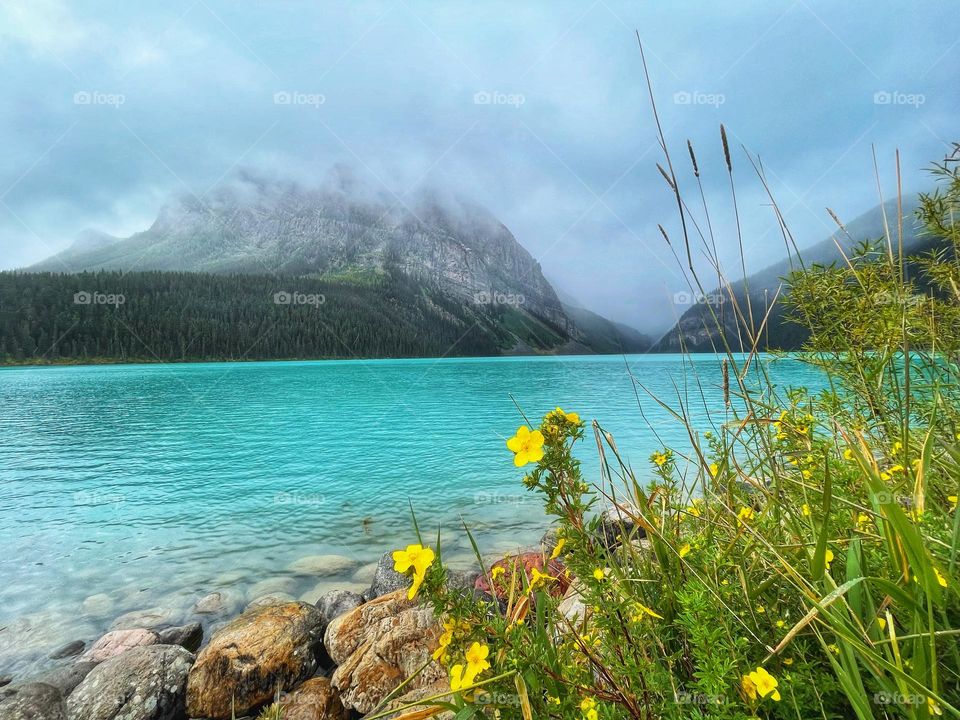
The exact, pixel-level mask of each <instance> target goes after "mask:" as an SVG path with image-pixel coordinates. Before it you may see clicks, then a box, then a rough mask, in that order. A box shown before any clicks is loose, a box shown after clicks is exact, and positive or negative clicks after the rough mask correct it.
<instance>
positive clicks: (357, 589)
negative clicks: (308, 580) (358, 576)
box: [300, 580, 369, 605]
mask: <svg viewBox="0 0 960 720" xmlns="http://www.w3.org/2000/svg"><path fill="white" fill-rule="evenodd" d="M367 588H369V585H361V584H360V583H354V582H337V581H336V580H322V581H321V582H319V583H317V584H316V585H315V586H314V587H313V589H312V590H308V591H307V592H305V593H304V594H303V595H301V596H300V601H301V602H305V603H310V604H311V605H316V604H317V602H318V601H319V600H320V598H322V597H323V596H324V595H326V594H327V593H330V592H333V591H334V590H344V591H346V592H352V593H354V594H356V595H363V594H364V593H365V592H366V591H367Z"/></svg>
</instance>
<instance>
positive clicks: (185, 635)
mask: <svg viewBox="0 0 960 720" xmlns="http://www.w3.org/2000/svg"><path fill="white" fill-rule="evenodd" d="M157 635H159V637H160V644H161V645H179V646H180V647H182V648H186V649H187V650H189V651H190V652H195V651H196V650H197V648H199V647H200V643H202V642H203V626H202V625H200V623H198V622H192V623H189V624H187V625H181V626H179V627H171V628H167V629H165V630H161V631H160V632H158V633H157Z"/></svg>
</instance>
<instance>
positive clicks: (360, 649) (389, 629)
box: [325, 590, 446, 713]
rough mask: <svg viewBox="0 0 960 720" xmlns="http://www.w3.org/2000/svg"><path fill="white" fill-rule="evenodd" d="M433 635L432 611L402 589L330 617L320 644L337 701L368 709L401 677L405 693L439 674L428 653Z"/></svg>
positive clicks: (440, 670)
mask: <svg viewBox="0 0 960 720" xmlns="http://www.w3.org/2000/svg"><path fill="white" fill-rule="evenodd" d="M439 635H440V628H439V626H438V624H437V621H436V620H435V619H434V617H433V611H432V610H430V609H429V608H426V607H419V606H418V605H417V604H416V603H415V602H413V601H410V600H407V597H406V590H397V591H395V592H393V593H390V594H388V595H383V596H380V597H378V598H376V599H374V600H371V601H370V602H367V603H365V604H363V605H361V606H360V607H358V608H356V609H355V610H352V611H350V612H348V613H347V614H346V615H341V616H340V617H338V618H337V619H335V620H334V621H333V622H331V623H330V625H329V627H327V632H326V636H325V644H326V648H327V652H328V653H329V654H330V657H331V658H332V659H333V661H334V662H335V663H336V664H337V666H338V667H337V669H336V671H334V673H333V678H332V681H333V686H334V687H335V688H336V689H337V690H339V691H340V699H341V700H342V701H343V704H344V705H345V706H346V707H348V708H352V709H354V710H357V711H358V712H361V713H369V712H371V711H372V710H373V709H374V708H375V707H377V705H379V704H380V703H381V702H382V701H383V699H384V698H385V697H386V696H387V695H388V694H389V693H391V692H392V691H393V690H395V689H396V688H397V686H399V685H400V684H401V683H403V682H405V681H407V680H409V681H410V682H409V684H408V685H407V687H406V690H407V692H410V691H413V690H417V689H419V688H422V687H425V686H427V685H431V684H433V683H435V682H437V681H438V680H441V679H443V678H445V677H446V673H445V672H444V670H443V668H442V667H441V666H440V665H439V664H438V663H437V662H435V661H433V659H432V657H431V655H432V654H433V651H434V650H435V649H436V647H437V639H438V637H439ZM421 668H424V669H423V671H422V672H420V673H419V674H417V672H418V671H419V670H420V669H421Z"/></svg>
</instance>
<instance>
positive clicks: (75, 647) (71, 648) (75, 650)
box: [49, 640, 87, 660]
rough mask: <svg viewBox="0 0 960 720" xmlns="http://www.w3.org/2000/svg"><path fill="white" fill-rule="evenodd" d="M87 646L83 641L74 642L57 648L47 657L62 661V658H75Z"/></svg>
mask: <svg viewBox="0 0 960 720" xmlns="http://www.w3.org/2000/svg"><path fill="white" fill-rule="evenodd" d="M86 646H87V644H86V643H85V642H84V641H83V640H74V641H73V642H68V643H67V644H66V645H61V646H60V647H59V648H57V649H56V650H54V651H53V652H52V653H50V655H49V657H50V659H51V660H62V659H63V658H68V657H75V656H76V655H79V654H80V653H82V652H83V649H84V648H85V647H86Z"/></svg>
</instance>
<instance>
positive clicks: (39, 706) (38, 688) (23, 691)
mask: <svg viewBox="0 0 960 720" xmlns="http://www.w3.org/2000/svg"><path fill="white" fill-rule="evenodd" d="M66 717H67V713H66V709H65V708H64V705H63V695H61V694H60V691H59V690H57V689H56V688H55V687H53V686H52V685H47V684H46V683H39V682H31V683H25V684H23V685H15V686H11V687H8V688H4V690H3V694H2V695H0V718H3V720H66Z"/></svg>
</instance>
